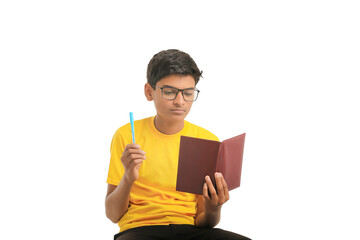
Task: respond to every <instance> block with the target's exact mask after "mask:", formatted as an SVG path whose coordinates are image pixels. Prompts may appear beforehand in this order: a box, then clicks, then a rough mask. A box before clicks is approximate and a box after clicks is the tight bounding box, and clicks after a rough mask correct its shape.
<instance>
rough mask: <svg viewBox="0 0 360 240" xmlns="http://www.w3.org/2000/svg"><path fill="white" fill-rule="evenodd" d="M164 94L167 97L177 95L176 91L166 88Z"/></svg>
mask: <svg viewBox="0 0 360 240" xmlns="http://www.w3.org/2000/svg"><path fill="white" fill-rule="evenodd" d="M163 94H165V95H173V94H176V90H175V89H171V88H164V89H163Z"/></svg>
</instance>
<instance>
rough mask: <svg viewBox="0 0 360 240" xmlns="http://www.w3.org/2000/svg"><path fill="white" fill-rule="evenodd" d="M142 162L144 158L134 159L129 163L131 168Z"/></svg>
mask: <svg viewBox="0 0 360 240" xmlns="http://www.w3.org/2000/svg"><path fill="white" fill-rule="evenodd" d="M142 163H143V160H142V159H136V160H133V161H132V162H131V163H130V164H129V168H130V169H132V168H135V167H137V166H138V165H141V164H142Z"/></svg>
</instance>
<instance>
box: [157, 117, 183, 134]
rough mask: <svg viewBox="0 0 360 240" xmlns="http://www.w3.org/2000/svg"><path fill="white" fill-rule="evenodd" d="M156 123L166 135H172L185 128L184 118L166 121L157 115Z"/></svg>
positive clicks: (158, 128)
mask: <svg viewBox="0 0 360 240" xmlns="http://www.w3.org/2000/svg"><path fill="white" fill-rule="evenodd" d="M154 124H155V127H156V129H157V130H158V131H159V132H161V133H163V134H166V135H172V134H176V133H178V132H180V131H181V130H182V129H183V128H184V120H182V121H174V122H172V121H166V120H165V119H162V118H161V117H159V116H158V115H156V117H155V120H154Z"/></svg>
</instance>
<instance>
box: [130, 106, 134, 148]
mask: <svg viewBox="0 0 360 240" xmlns="http://www.w3.org/2000/svg"><path fill="white" fill-rule="evenodd" d="M130 124H131V133H132V142H133V143H135V128H134V116H133V113H132V112H130Z"/></svg>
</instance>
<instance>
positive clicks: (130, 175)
mask: <svg viewBox="0 0 360 240" xmlns="http://www.w3.org/2000/svg"><path fill="white" fill-rule="evenodd" d="M144 159H146V157H145V152H144V151H143V150H141V149H140V146H139V145H137V144H135V143H130V144H128V145H126V147H125V150H124V152H123V154H122V156H121V162H122V164H123V165H124V168H125V175H124V177H125V178H126V180H127V181H129V183H131V184H132V183H133V182H135V181H136V180H137V179H138V178H139V169H140V166H141V164H142V163H143V160H144Z"/></svg>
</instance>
